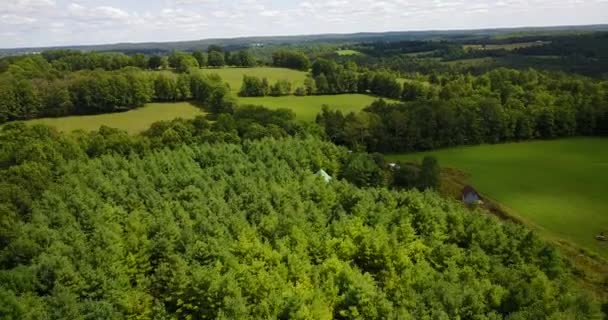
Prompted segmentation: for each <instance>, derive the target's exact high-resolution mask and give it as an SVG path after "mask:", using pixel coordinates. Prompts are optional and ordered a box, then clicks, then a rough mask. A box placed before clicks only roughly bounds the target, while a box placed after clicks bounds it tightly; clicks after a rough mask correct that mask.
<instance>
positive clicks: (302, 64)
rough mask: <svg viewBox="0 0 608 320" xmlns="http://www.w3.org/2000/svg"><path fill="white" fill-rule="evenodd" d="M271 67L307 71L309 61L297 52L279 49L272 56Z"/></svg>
mask: <svg viewBox="0 0 608 320" xmlns="http://www.w3.org/2000/svg"><path fill="white" fill-rule="evenodd" d="M272 65H273V66H275V67H282V68H289V69H296V70H302V71H308V69H309V68H310V59H308V57H307V56H306V55H305V54H304V53H302V52H300V51H297V50H288V49H281V50H278V51H275V52H274V53H273V54H272Z"/></svg>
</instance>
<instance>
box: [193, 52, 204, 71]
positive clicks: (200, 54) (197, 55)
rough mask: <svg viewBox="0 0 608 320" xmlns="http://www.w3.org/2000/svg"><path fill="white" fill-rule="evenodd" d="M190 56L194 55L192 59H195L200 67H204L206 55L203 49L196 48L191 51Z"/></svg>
mask: <svg viewBox="0 0 608 320" xmlns="http://www.w3.org/2000/svg"><path fill="white" fill-rule="evenodd" d="M192 56H193V57H194V59H196V61H197V62H198V65H199V66H200V67H205V66H206V65H207V56H206V55H205V53H204V52H203V51H201V50H196V51H194V52H192Z"/></svg>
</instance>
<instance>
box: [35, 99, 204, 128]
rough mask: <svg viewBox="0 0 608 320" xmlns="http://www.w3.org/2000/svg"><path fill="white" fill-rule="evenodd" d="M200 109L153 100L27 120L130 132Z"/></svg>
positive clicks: (72, 126)
mask: <svg viewBox="0 0 608 320" xmlns="http://www.w3.org/2000/svg"><path fill="white" fill-rule="evenodd" d="M204 114H205V113H204V112H203V111H201V109H199V108H197V107H195V106H193V105H192V104H190V103H188V102H178V103H150V104H147V105H146V106H145V107H143V108H139V109H135V110H130V111H127V112H122V113H109V114H101V115H94V116H70V117H62V118H43V119H35V120H29V121H27V123H28V124H45V125H49V126H52V127H56V128H57V129H58V130H59V131H64V132H70V131H74V130H85V131H94V130H97V129H99V128H100V127H101V126H108V127H112V128H118V129H122V130H126V131H128V132H129V133H131V134H136V133H139V132H142V131H144V130H146V129H148V128H149V127H150V125H151V124H152V123H154V122H157V121H162V120H173V119H176V118H184V119H192V118H194V117H196V116H198V115H204Z"/></svg>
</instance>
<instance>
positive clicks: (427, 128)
mask: <svg viewBox="0 0 608 320" xmlns="http://www.w3.org/2000/svg"><path fill="white" fill-rule="evenodd" d="M607 92H608V84H607V83H606V82H598V81H593V80H591V79H588V78H583V77H577V76H570V75H565V74H548V73H543V72H537V71H534V70H528V71H517V70H510V69H497V70H495V71H492V72H489V73H487V74H484V75H482V76H478V77H475V76H471V75H458V76H448V75H446V76H441V77H434V76H430V77H423V78H422V79H418V80H416V79H409V80H407V81H406V82H405V84H404V86H403V92H402V95H401V100H402V102H400V103H387V102H386V101H377V102H375V103H373V104H372V105H371V106H369V107H368V108H366V109H365V110H364V111H362V112H360V113H349V114H343V113H342V112H341V111H340V110H329V109H327V108H325V109H324V110H323V111H322V113H321V114H320V115H319V116H318V117H317V123H319V124H320V125H321V126H323V127H324V128H325V132H326V134H327V136H328V137H329V138H330V139H331V140H332V141H334V142H336V143H339V144H343V145H347V146H349V147H351V148H364V149H367V150H369V151H377V152H405V151H419V150H430V149H436V148H443V147H450V146H457V145H467V144H480V143H500V142H506V141H521V140H529V139H537V138H539V139H552V138H559V137H570V136H579V135H586V136H599V135H608V96H607Z"/></svg>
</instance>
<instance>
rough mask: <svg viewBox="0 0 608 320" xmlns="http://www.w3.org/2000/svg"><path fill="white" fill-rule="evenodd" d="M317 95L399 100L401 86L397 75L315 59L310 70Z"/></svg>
mask: <svg viewBox="0 0 608 320" xmlns="http://www.w3.org/2000/svg"><path fill="white" fill-rule="evenodd" d="M311 75H312V77H313V79H314V82H315V92H316V93H317V94H340V93H372V94H375V95H378V96H382V97H386V98H391V99H399V97H400V96H401V84H400V83H399V81H398V78H397V75H396V74H394V73H391V72H388V71H384V70H380V71H370V70H360V69H359V67H358V66H357V64H355V63H354V62H348V63H345V64H338V63H336V62H335V61H333V60H327V59H317V60H316V61H315V62H314V63H313V65H312V70H311Z"/></svg>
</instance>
